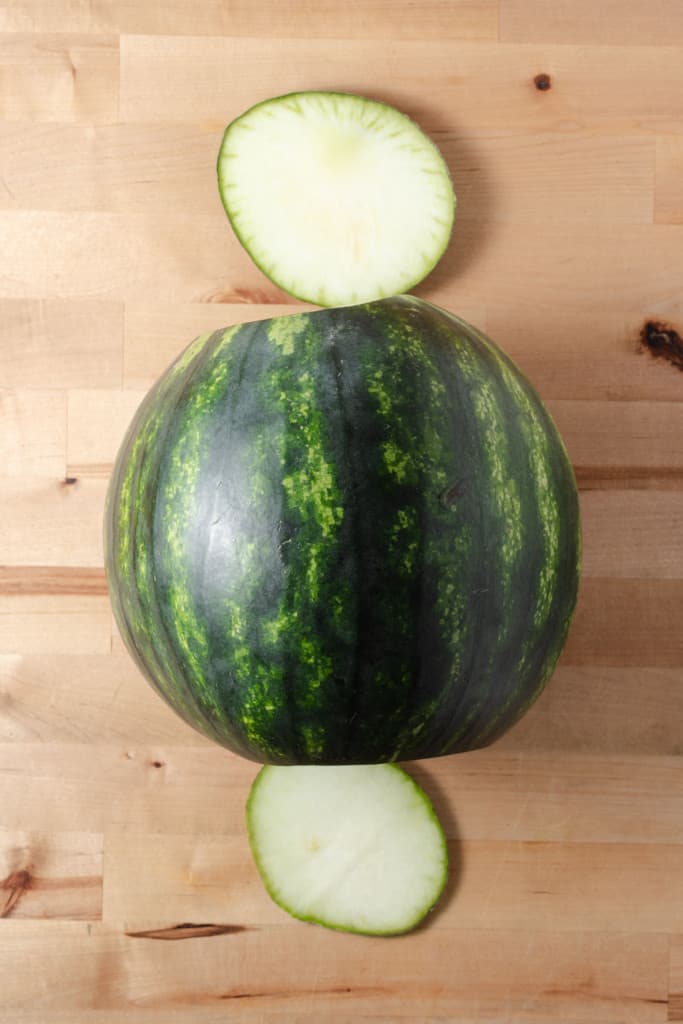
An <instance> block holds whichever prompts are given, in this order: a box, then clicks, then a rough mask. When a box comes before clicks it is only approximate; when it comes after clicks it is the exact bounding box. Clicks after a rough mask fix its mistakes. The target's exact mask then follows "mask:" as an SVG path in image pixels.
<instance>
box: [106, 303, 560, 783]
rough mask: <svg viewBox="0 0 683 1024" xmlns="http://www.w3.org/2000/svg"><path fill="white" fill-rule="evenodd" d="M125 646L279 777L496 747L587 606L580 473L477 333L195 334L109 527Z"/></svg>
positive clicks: (412, 320) (151, 413)
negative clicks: (298, 767) (582, 588)
mask: <svg viewBox="0 0 683 1024" xmlns="http://www.w3.org/2000/svg"><path fill="white" fill-rule="evenodd" d="M105 549H106V566H107V575H108V581H109V586H110V591H111V596H112V601H113V606H114V612H115V616H116V620H117V622H118V625H119V629H120V631H121V635H122V637H123V639H124V641H125V643H126V645H127V647H128V649H129V650H130V652H131V654H132V655H133V657H134V658H135V660H136V661H137V663H138V665H139V666H140V668H141V670H142V671H143V673H144V674H145V676H146V677H147V678H148V679H149V681H150V682H151V684H152V685H153V686H154V687H155V689H156V690H157V691H158V692H159V693H160V694H161V696H162V697H163V698H164V699H165V700H166V701H167V702H168V703H169V704H170V706H171V707H172V708H174V709H175V711H176V712H177V713H178V714H179V715H181V716H182V717H183V718H184V719H185V720H186V721H187V722H188V723H190V724H191V725H192V726H194V727H195V728H196V729H198V730H199V731H200V732H202V733H203V734H204V735H206V736H208V737H210V738H211V739H212V740H214V741H216V742H217V743H220V744H222V745H224V746H225V747H227V748H229V749H230V750H232V751H234V752H236V753H238V754H240V755H242V756H244V757H246V758H250V759H252V760H255V761H259V762H263V763H269V764H281V765H288V764H290V765H291V764H329V765H342V764H374V763H383V762H391V761H397V760H405V759H414V758H426V757H434V756H439V755H444V754H452V753H455V752H458V751H464V750H470V749H473V748H477V747H481V746H483V745H486V744H488V743H491V742H492V741H493V740H495V739H496V738H497V737H498V736H500V735H501V734H502V733H504V732H505V731H506V730H507V729H508V728H509V727H510V726H511V725H512V724H513V723H514V722H515V721H517V719H518V718H519V717H520V716H521V715H522V714H523V713H524V712H525V711H526V709H527V708H528V707H529V706H530V705H531V704H532V702H533V701H534V700H535V699H536V698H537V697H538V695H539V693H540V692H541V690H542V688H543V686H544V684H545V682H546V680H547V679H548V678H549V676H550V674H551V672H552V670H553V667H554V665H555V663H556V661H557V658H558V656H559V654H560V651H561V649H562V646H563V644H564V641H565V637H566V634H567V629H568V626H569V621H570V618H571V615H572V611H573V608H574V605H575V601H576V595H577V586H578V576H579V557H580V555H579V552H580V529H579V512H578V501H577V492H576V485H575V480H574V476H573V473H572V468H571V465H570V462H569V459H568V457H567V454H566V451H565V449H564V446H563V444H562V441H561V439H560V437H559V435H558V432H557V429H556V428H555V426H554V424H553V422H552V420H551V418H550V416H549V414H548V412H547V411H546V409H545V408H544V406H543V404H542V402H541V401H540V399H539V397H538V395H537V394H536V392H535V391H534V390H533V388H532V387H531V385H530V384H529V383H528V381H527V380H526V379H525V378H524V376H523V375H522V374H521V373H520V371H519V370H518V369H517V368H516V367H515V366H514V364H513V363H512V362H511V361H510V359H509V358H508V357H507V356H506V355H505V354H504V353H503V352H502V351H501V350H500V349H499V348H497V347H496V345H495V344H494V343H493V342H491V341H489V340H487V338H486V337H485V336H484V335H483V334H482V333H481V332H479V331H478V330H476V329H475V328H474V327H471V326H469V325H468V324H466V323H465V322H464V321H462V320H460V319H458V318H457V317H455V316H452V315H451V314H449V313H447V312H445V311H443V310H441V309H439V308H437V307H436V306H433V305H430V304H428V303H426V302H423V301H421V300H419V299H417V298H413V297H409V296H397V297H392V298H388V299H381V300H377V301H373V302H370V303H366V304H361V305H354V306H351V307H347V308H334V309H323V310H317V311H314V312H300V313H295V314H293V315H289V316H284V317H275V318H273V319H271V320H264V321H260V322H258V323H250V324H243V325H237V326H234V327H230V328H227V329H225V330H218V331H214V332H212V333H210V334H205V335H202V336H201V337H199V338H197V339H196V340H195V341H194V342H193V343H192V344H191V345H190V346H189V348H187V349H186V351H185V352H184V353H183V354H182V355H181V356H180V357H179V358H178V359H177V360H176V362H175V363H174V364H173V365H172V366H171V367H170V368H169V369H168V371H167V372H166V373H165V374H164V375H163V376H162V377H161V379H160V380H159V381H158V383H157V384H156V386H155V387H154V388H153V389H152V390H151V392H150V393H149V394H148V395H147V397H146V399H145V400H144V401H143V403H142V405H141V406H140V408H139V410H138V412H137V414H136V416H135V418H134V420H133V423H132V424H131V426H130V428H129V430H128V433H127V436H126V438H125V440H124V442H123V445H122V447H121V450H120V452H119V455H118V458H117V461H116V465H115V468H114V473H113V476H112V479H111V483H110V487H109V492H108V498H107V509H106V523H105Z"/></svg>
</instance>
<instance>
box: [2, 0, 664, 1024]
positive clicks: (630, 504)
mask: <svg viewBox="0 0 683 1024" xmlns="http://www.w3.org/2000/svg"><path fill="white" fill-rule="evenodd" d="M538 76H546V77H545V78H543V77H541V78H539V77H538ZM539 84H540V85H545V86H549V87H548V88H539V87H538V86H539ZM325 87H333V88H341V89H346V90H349V91H359V92H367V93H369V94H371V95H374V96H376V97H379V98H383V99H386V100H389V101H390V102H393V103H395V104H397V105H398V106H400V107H401V108H402V109H403V110H405V111H406V112H407V113H409V114H411V115H413V116H414V117H416V118H417V119H418V120H419V121H420V123H421V124H422V125H423V127H424V128H425V129H426V130H428V131H429V132H430V133H431V134H432V136H433V138H434V139H435V140H436V141H437V143H438V144H439V145H440V146H441V147H442V149H443V152H444V154H445V156H446V158H447V160H448V162H449V165H450V168H451V171H452V175H453V180H454V183H455V187H456V190H457V193H458V197H459V206H458V216H457V223H456V229H455V232H454V236H453V241H452V245H451V247H450V249H449V251H448V253H447V255H446V256H445V258H444V260H443V261H442V263H441V264H440V265H439V267H438V268H437V269H436V271H435V272H434V273H433V274H432V276H431V277H430V278H429V279H428V280H427V281H426V282H424V283H423V284H422V285H421V286H420V287H419V288H418V289H417V292H418V294H420V295H422V296H424V297H426V298H429V299H431V300H433V301H435V302H437V303H441V304H442V305H444V306H446V307H447V308H449V309H452V310H453V311H454V312H456V313H459V314H460V315H462V316H464V317H465V318H466V319H470V320H472V321H473V322H475V323H476V324H478V325H479V326H480V327H482V328H484V329H485V330H487V331H488V332H489V333H490V334H491V335H492V336H493V337H494V338H495V339H496V340H497V341H498V342H499V343H501V344H502V345H503V346H505V347H506V348H507V349H508V350H509V352H510V354H511V355H512V356H513V358H514V359H516V360H517V362H518V363H519V365H520V366H521V367H522V368H523V369H524V370H525V371H526V372H527V373H528V375H529V376H530V377H531V378H532V380H533V381H534V382H535V384H536V385H537V387H538V389H539V391H540V392H541V394H542V396H543V397H544V399H546V401H547V402H548V405H549V408H550V409H551V411H552V413H553V415H554V416H555V418H556V420H557V422H558V424H559V426H560V428H561V430H562V432H563V434H564V436H565V439H566V442H567V446H568V450H569V452H570V455H571V457H572V460H573V462H574V465H575V467H576V472H577V478H578V481H579V486H580V491H581V506H582V514H583V522H584V577H583V583H582V590H581V595H580V600H579V606H578V610H577V615H576V619H575V622H574V625H573V628H572V631H571V635H570V638H569V642H568V645H567V648H566V651H565V654H564V655H563V657H562V660H561V664H560V666H559V668H558V669H557V672H556V674H555V676H554V678H553V680H552V681H551V683H550V685H549V686H548V688H547V690H546V692H545V693H544V695H543V696H542V698H541V699H540V700H539V701H538V703H537V704H536V706H535V707H534V708H533V709H532V710H531V711H530V712H529V714H528V715H527V717H526V718H525V719H524V720H523V721H522V722H520V723H519V724H518V726H517V727H516V728H515V729H514V730H512V731H511V732H510V733H509V734H508V735H507V736H505V737H504V738H503V739H502V740H500V741H499V742H498V743H497V744H495V745H494V746H492V747H491V748H489V749H487V750H484V751H479V752H475V753H472V754H469V755H461V756H458V757H453V758H443V759H439V760H435V761H431V762H424V763H421V764H415V765H412V766H410V768H411V770H413V772H414V774H415V777H416V778H417V779H418V780H419V781H420V782H421V783H422V784H423V785H424V786H425V788H426V789H427V790H428V792H429V793H430V795H431V796H432V798H433V800H434V802H435V805H436V807H437V810H438V812H439V814H440V815H441V818H442V820H443V822H444V824H445V827H446V831H447V834H448V840H449V845H450V855H451V877H450V883H449V887H448V891H447V894H446V897H445V899H444V900H443V903H442V905H441V906H440V908H439V909H438V911H437V912H436V913H435V914H434V915H433V916H432V918H431V919H430V920H429V923H428V924H427V925H426V926H424V927H422V928H421V929H419V930H418V931H416V932H415V933H413V934H411V935H409V936H405V937H402V938H399V939H393V940H384V939H371V938H363V937H358V936H346V935H342V934H336V933H333V932H329V931H325V930H324V929H321V928H317V927H315V926H311V925H305V924H300V923H297V922H295V921H293V920H292V919H290V918H288V917H287V915H285V914H284V913H283V912H282V911H280V910H279V909H278V908H277V907H276V906H275V905H274V904H273V903H272V902H271V901H270V900H269V898H268V896H267V895H266V894H265V892H264V890H263V889H262V887H261V885H260V883H259V880H258V877H257V874H256V871H255V868H254V866H253V864H252V862H251V859H250V856H249V851H248V847H247V841H246V836H245V827H244V803H245V799H246V796H247V793H248V789H249V786H250V783H251V781H252V779H253V777H254V774H255V771H256V766H254V765H252V764H250V763H247V762H245V761H241V760H239V759H238V758H236V757H233V756H231V755H229V754H228V753H226V752H224V751H222V750H220V749H217V748H214V747H213V746H211V745H210V744H209V743H208V742H205V741H204V740H203V739H202V738H200V737H199V736H197V735H195V734H194V733H193V732H192V731H191V730H190V729H189V727H187V726H185V725H184V724H183V723H182V722H181V721H180V720H178V719H176V718H175V717H174V716H173V714H172V713H171V712H170V711H169V710H168V708H167V707H166V706H165V705H164V704H163V703H162V702H161V701H160V700H159V699H158V698H157V697H156V696H155V695H154V694H153V693H152V691H151V690H150V689H149V687H148V686H147V685H146V684H145V683H144V682H143V680H142V679H141V677H140V674H139V673H138V671H137V670H136V669H135V667H134V665H133V664H132V662H131V660H130V658H129V657H128V655H127V654H126V652H125V650H124V648H123V645H122V643H121V640H120V638H119V637H118V634H117V632H116V629H115V627H114V625H113V621H112V616H111V611H110V606H109V601H108V597H107V592H106V585H105V579H104V572H103V564H102V546H101V518H102V509H103V502H104V496H105V492H106V486H107V479H108V476H109V473H110V471H111V466H112V461H113V459H114V457H115V453H116V450H117V448H118V445H119V443H120V441H121V438H122V434H123V431H124V430H125V427H126V425H127V423H128V421H129V419H130V417H131V415H132V413H133V411H134V410H135V408H136V406H137V404H138V402H139V401H140V399H141V397H142V396H143V394H144V393H145V390H146V389H147V388H148V387H149V386H150V385H151V383H152V382H153V380H154V379H155V377H156V376H157V375H158V374H159V373H160V372H161V371H162V370H163V368H164V367H165V366H166V365H167V364H168V362H169V361H170V360H171V359H172V358H173V357H174V356H175V355H176V354H177V353H178V352H179V351H180V349H181V348H182V347H183V346H184V344H185V343H187V342H188V341H189V340H190V339H191V338H192V337H193V336H194V335H196V334H198V333H199V332H200V331H202V330H205V329H208V328H214V327H218V326H221V325H225V324H230V323H235V322H239V321H240V320H244V319H258V318H260V317H264V316H269V315H272V314H275V313H280V312H285V311H288V310H291V309H293V308H295V304H294V303H293V302H291V300H289V299H288V298H287V296H285V295H283V294H282V293H281V292H279V291H278V290H277V289H276V288H275V287H273V286H272V285H271V284H270V283H269V282H268V281H267V280H265V279H264V278H263V277H262V275H261V274H260V273H259V271H258V270H256V268H255V267H254V266H253V265H252V264H251V263H250V261H249V259H248V258H247V256H246V255H245V253H244V252H243V251H242V249H241V248H240V247H239V245H238V244H237V242H236V241H235V239H234V237H233V236H232V234H231V232H230V229H229V227H228V224H227V221H226V219H225V217H224V214H223V212H222V208H221V206H220V202H219V199H218V193H217V190H216V188H215V183H214V164H215V158H216V150H217V146H218V143H219V140H220V136H221V131H222V129H223V127H224V126H225V124H226V123H227V122H228V121H229V120H230V119H231V118H232V117H233V116H234V115H236V114H237V113H239V112H240V111H241V110H242V109H243V108H245V107H246V106H248V105H250V104H252V103H254V102H256V101H258V100H260V99H263V98H265V97H267V96H268V95H271V94H275V93H281V92H287V91H289V90H292V89H298V88H325ZM0 238H1V240H2V244H1V245H0V463H1V464H2V470H3V471H2V474H1V475H0V507H1V509H2V515H1V517H0V918H1V920H0V1021H2V1024H47V1022H50V1024H81V1022H83V1024H86V1022H87V1024H192V1022H198V1024H199V1022H201V1024H218V1022H225V1021H230V1022H241V1021H244V1022H247V1021H248V1022H250V1024H254V1022H259V1024H266V1022H267V1024H303V1022H310V1024H313V1022H319V1021H328V1020H329V1021H332V1022H334V1024H346V1022H348V1024H350V1022H357V1021H370V1020H371V1021H374V1022H376V1024H389V1022H391V1021H419V1022H424V1024H430V1022H436V1021H441V1022H446V1021H447V1022H450V1024H475V1022H477V1024H478V1022H482V1024H483V1022H485V1024H504V1022H505V1024H507V1022H514V1024H551V1022H560V1021H561V1022H565V1024H579V1022H580V1024H608V1022H609V1024H615V1022H623V1024H626V1022H629V1024H660V1022H663V1021H666V1020H683V760H682V757H683V630H682V629H681V608H682V607H683V376H682V374H681V367H682V366H683V348H682V347H681V344H680V339H678V340H677V337H676V335H675V334H674V333H671V332H670V333H666V331H667V330H669V329H671V331H674V332H675V331H676V330H678V329H680V328H681V327H682V326H683V4H681V3H680V0H602V2H601V3H595V2H594V0H555V2H552V3H551V2H547V0H425V2H424V3H420V4H416V3H410V2H404V3H400V2H392V0H346V2H345V3H337V2H336V0H321V2H320V3H315V4H313V3H304V2H300V0H268V2H259V0H193V2H189V0H167V2H166V3H163V4H162V3H157V2H146V0H145V2H143V0H79V2H71V0H4V2H0ZM648 323H650V324H651V325H654V326H651V327H650V329H649V334H648V329H647V324H648ZM643 337H645V338H647V337H649V339H650V343H651V346H650V347H651V349H652V350H651V351H648V345H647V344H643V340H642V339H643ZM667 356H668V358H667Z"/></svg>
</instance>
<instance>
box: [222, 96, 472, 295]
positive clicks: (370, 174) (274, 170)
mask: <svg viewBox="0 0 683 1024" xmlns="http://www.w3.org/2000/svg"><path fill="white" fill-rule="evenodd" d="M217 169H218V188H219V192H220V196H221V199H222V201H223V207H224V209H225V212H226V213H227V215H228V219H229V220H230V224H231V225H232V227H233V229H234V231H235V234H236V236H237V238H238V240H239V241H240V243H241V244H242V245H243V247H244V248H245V249H246V251H247V252H248V253H249V255H250V256H251V258H252V259H253V261H254V262H255V263H256V265H257V266H258V267H259V268H260V269H261V270H262V271H263V272H264V273H265V274H266V275H267V276H268V277H269V278H270V279H271V281H273V282H274V283H275V284H276V285H278V286H279V287H280V288H283V289H284V290H285V291H287V292H289V293H290V294H291V295H295V296H297V297H298V298H301V299H306V300H307V301H308V302H314V303H316V304H317V305H319V306H342V305H349V304H351V303H354V302H367V301H370V300H373V299H380V298H383V297H385V296H389V295H394V294H396V293H397V292H404V291H408V289H410V288H412V286H413V285H414V284H417V283H418V281H421V280H422V279H423V278H424V277H425V276H426V275H427V274H428V273H429V272H430V271H431V270H432V268H433V267H434V266H435V265H436V263H437V262H438V261H439V259H440V257H441V255H442V254H443V252H444V250H445V249H446V246H447V245H448V241H449V238H450V234H451V229H452V227H453V218H454V215H455V196H454V194H453V187H452V185H451V179H450V175H449V172H448V167H447V166H446V163H445V161H444V159H443V157H442V156H441V153H440V152H439V150H438V149H437V147H436V146H435V145H434V143H433V142H432V141H431V139H429V138H428V137H427V136H426V135H425V134H424V133H423V132H422V131H421V130H420V128H419V127H418V126H417V124H416V123H415V122H414V121H412V120H411V119H410V118H409V117H406V115H405V114H403V113H401V112H400V111H398V110H395V109H394V107H390V106H388V104H386V103H379V102H378V101H377V100H371V99H366V98H365V97H363V96H356V95H354V94H352V93H339V92H313V91H308V92H298V93H289V94H287V95H286V96H276V97H274V98H273V99H270V100H265V101H264V102H262V103H257V104H256V106H254V107H251V108H250V109H249V110H247V111H246V112H245V113H244V114H241V115H240V117H238V118H236V119H235V120H234V121H232V123H231V124H229V125H228V127H227V128H226V129H225V134H224V135H223V140H222V142H221V147H220V151H219V154H218V168H217Z"/></svg>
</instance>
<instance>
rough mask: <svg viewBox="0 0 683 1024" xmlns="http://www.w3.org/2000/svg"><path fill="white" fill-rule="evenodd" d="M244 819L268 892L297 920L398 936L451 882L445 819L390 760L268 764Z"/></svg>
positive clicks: (432, 906) (252, 795) (419, 917)
mask: <svg viewBox="0 0 683 1024" xmlns="http://www.w3.org/2000/svg"><path fill="white" fill-rule="evenodd" d="M246 816H247V829H248V834H249V844H250V846H251V852H252V855H253V858H254V863H255V864H256V867H257V869H258V871H259V874H260V875H261V880H262V881H263V884H264V886H265V888H266V890H267V891H268V893H269V894H270V896H271V897H272V899H273V900H274V901H275V903H277V904H278V906H280V907H282V909H283V910H286V911H287V913H289V914H291V915H292V916H293V917H297V918H299V919H300V920H303V921H311V922H313V923H315V924H321V925H324V926H325V927H326V928H336V929H337V930H340V931H351V932H361V933H363V934H366V935H397V934H399V933H401V932H406V931H410V929H411V928H414V927H415V926H416V925H417V924H418V923H419V922H420V921H421V920H422V919H423V918H424V917H425V915H426V914H428V913H429V911H430V910H432V909H433V908H434V906H435V905H436V903H437V901H438V899H439V897H440V896H441V894H442V893H443V890H444V887H445V885H446V882H447V880H448V845H447V842H446V837H445V835H444V831H443V828H442V827H441V823H440V822H439V819H438V818H437V816H436V813H435V811H434V808H433V807H432V804H431V802H430V800H429V798H428V796H427V794H426V793H425V792H424V791H423V790H422V789H421V788H420V787H419V786H418V785H417V783H416V782H415V781H414V780H413V779H411V778H410V776H409V775H408V774H407V773H406V772H404V771H403V770H402V769H401V768H399V767H398V766H397V765H395V764H364V765H349V764H345V765H335V766H332V765H307V764H304V765H287V766H286V767H283V766H281V765H265V766H264V767H263V768H261V770H260V772H259V773H258V775H257V776H256V779H255V781H254V783H253V785H252V787H251V791H250V793H249V799H248V801H247V815H246Z"/></svg>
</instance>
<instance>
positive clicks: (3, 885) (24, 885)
mask: <svg viewBox="0 0 683 1024" xmlns="http://www.w3.org/2000/svg"><path fill="white" fill-rule="evenodd" d="M30 888H31V873H30V871H26V870H21V871H12V873H11V874H9V875H8V876H7V878H5V879H3V881H2V882H0V889H5V890H9V896H8V897H7V899H6V901H5V905H4V906H3V907H2V908H1V909H0V917H9V915H10V914H11V913H12V911H13V910H14V908H15V907H16V905H17V903H18V902H19V900H20V899H21V897H22V896H23V895H24V893H25V892H26V891H27V889H30Z"/></svg>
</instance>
